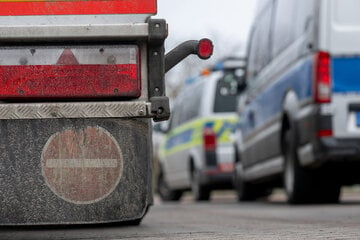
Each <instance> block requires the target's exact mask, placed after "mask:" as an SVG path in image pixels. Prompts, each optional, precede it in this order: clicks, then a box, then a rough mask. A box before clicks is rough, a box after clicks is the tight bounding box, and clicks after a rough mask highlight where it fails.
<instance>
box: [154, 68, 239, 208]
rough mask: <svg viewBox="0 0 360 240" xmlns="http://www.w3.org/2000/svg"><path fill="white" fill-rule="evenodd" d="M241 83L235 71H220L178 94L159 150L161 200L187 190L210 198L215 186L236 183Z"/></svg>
mask: <svg viewBox="0 0 360 240" xmlns="http://www.w3.org/2000/svg"><path fill="white" fill-rule="evenodd" d="M237 82H238V80H237V79H236V77H235V75H234V73H233V72H226V71H225V72H224V71H216V72H212V73H210V75H208V76H201V77H199V78H197V79H196V81H195V83H193V84H190V85H189V86H188V87H186V88H185V89H184V90H183V91H182V93H181V94H180V95H179V96H178V97H177V99H176V101H175V103H174V105H173V106H174V107H173V109H172V116H171V118H170V122H169V129H168V130H167V131H166V136H165V140H164V142H163V144H162V146H161V150H160V167H159V175H158V181H157V183H158V184H157V185H158V186H157V190H158V192H159V195H160V197H161V199H162V200H164V201H177V200H179V199H180V198H181V196H182V193H183V192H184V191H186V190H188V189H191V191H192V193H193V196H194V199H195V200H196V201H201V200H209V198H210V193H211V190H213V189H223V188H233V186H232V174H233V170H234V147H233V144H232V142H231V139H230V135H231V133H232V132H233V131H234V130H235V128H236V125H237V115H236V111H235V110H236V106H237V86H238V85H237Z"/></svg>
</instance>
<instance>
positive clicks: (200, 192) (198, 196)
mask: <svg viewBox="0 0 360 240" xmlns="http://www.w3.org/2000/svg"><path fill="white" fill-rule="evenodd" d="M191 176H192V177H191V192H192V194H193V198H194V200H195V201H209V199H210V189H209V188H207V187H206V186H204V185H202V184H201V181H200V177H201V175H200V171H199V170H197V169H194V170H193V171H192V175H191Z"/></svg>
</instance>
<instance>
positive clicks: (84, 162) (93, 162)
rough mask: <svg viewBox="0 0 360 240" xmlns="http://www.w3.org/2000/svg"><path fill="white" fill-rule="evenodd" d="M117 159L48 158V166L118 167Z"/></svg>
mask: <svg viewBox="0 0 360 240" xmlns="http://www.w3.org/2000/svg"><path fill="white" fill-rule="evenodd" d="M117 162H118V161H117V159H48V160H46V167H47V168H116V167H117V166H118V163H117Z"/></svg>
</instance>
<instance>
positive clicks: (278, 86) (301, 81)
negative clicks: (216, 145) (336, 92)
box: [241, 56, 313, 136]
mask: <svg viewBox="0 0 360 240" xmlns="http://www.w3.org/2000/svg"><path fill="white" fill-rule="evenodd" d="M312 66H313V65H312V56H311V57H307V58H305V59H301V60H300V61H299V62H298V63H297V64H295V65H294V66H293V67H291V68H289V69H287V71H286V72H284V73H283V74H282V75H280V76H278V77H277V79H276V80H274V82H273V83H271V85H270V86H268V87H266V88H265V90H264V91H263V92H261V94H258V95H257V97H256V98H255V99H254V101H252V102H251V103H250V106H249V107H247V111H245V112H244V114H243V115H242V121H243V123H242V124H241V125H242V126H241V128H242V130H243V133H244V135H245V136H246V135H247V134H250V133H251V132H252V131H253V130H254V129H256V128H258V127H260V126H262V125H263V124H264V123H265V122H267V121H269V120H271V119H273V118H274V117H275V116H277V115H278V114H279V113H281V112H282V110H283V109H282V108H283V100H284V97H285V95H286V93H287V92H288V91H289V90H292V91H294V92H295V93H296V95H297V97H298V100H299V101H302V100H305V99H308V98H310V97H311V96H312ZM274 77H275V76H274ZM266 80H267V81H269V78H267V79H266ZM250 112H253V113H254V117H253V119H254V122H252V123H251V121H250V119H251V117H250V114H251V113H250Z"/></svg>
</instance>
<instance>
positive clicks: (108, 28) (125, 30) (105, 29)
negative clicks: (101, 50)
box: [0, 23, 149, 41]
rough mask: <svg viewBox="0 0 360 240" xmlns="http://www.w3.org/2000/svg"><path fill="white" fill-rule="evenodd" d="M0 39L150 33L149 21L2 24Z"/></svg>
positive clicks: (114, 36)
mask: <svg viewBox="0 0 360 240" xmlns="http://www.w3.org/2000/svg"><path fill="white" fill-rule="evenodd" d="M0 32H1V35H0V41H12V40H36V41H40V40H42V39H44V40H69V39H73V40H81V39H86V40H92V39H101V40H106V39H139V38H146V37H148V35H149V30H148V24H147V23H135V24H104V25H100V24H98V25H89V24H86V25H76V26H71V25H37V26H27V25H21V26H20V25H19V26H7V25H0Z"/></svg>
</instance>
